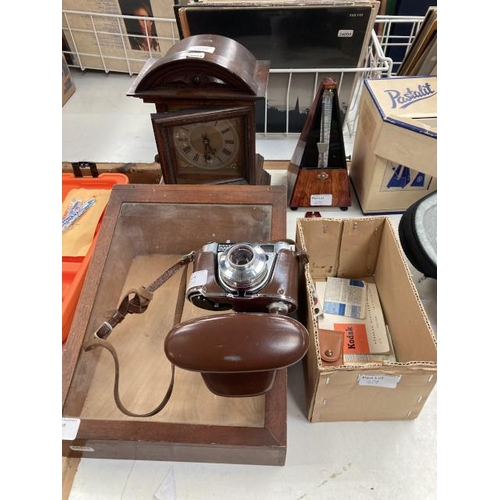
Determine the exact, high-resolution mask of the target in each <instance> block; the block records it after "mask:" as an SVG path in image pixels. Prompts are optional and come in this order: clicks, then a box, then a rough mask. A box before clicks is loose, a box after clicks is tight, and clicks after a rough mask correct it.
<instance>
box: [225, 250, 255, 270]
mask: <svg viewBox="0 0 500 500" xmlns="http://www.w3.org/2000/svg"><path fill="white" fill-rule="evenodd" d="M253 257H254V253H253V250H252V249H251V248H250V247H244V246H237V247H233V248H232V250H231V251H230V252H229V254H228V256H227V258H228V259H229V260H230V261H231V264H234V265H235V266H246V265H247V264H249V263H250V262H252V259H253Z"/></svg>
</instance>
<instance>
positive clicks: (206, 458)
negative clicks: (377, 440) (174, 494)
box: [62, 184, 287, 465]
mask: <svg viewBox="0 0 500 500" xmlns="http://www.w3.org/2000/svg"><path fill="white" fill-rule="evenodd" d="M205 205H210V208H211V207H213V209H211V210H208V209H207V207H206V206H205ZM166 206H168V210H174V211H177V212H178V213H179V214H181V215H179V217H181V220H178V221H177V222H178V223H181V224H185V225H186V226H187V230H186V233H187V234H188V236H187V238H188V240H189V241H185V242H182V241H180V240H181V238H179V237H177V238H176V233H178V231H176V228H172V230H171V231H169V230H168V229H169V228H168V225H167V226H165V220H163V221H160V220H159V221H158V224H156V222H155V221H154V220H152V222H151V224H146V225H150V228H149V230H148V229H147V228H146V227H143V226H141V224H143V222H144V220H147V219H144V218H143V219H141V218H138V219H137V218H136V219H135V223H136V224H138V227H140V228H141V230H142V229H143V230H144V233H143V234H142V236H143V237H141V238H136V243H135V244H136V245H138V248H139V252H143V251H145V252H146V253H147V252H148V251H149V249H148V245H150V244H151V245H152V246H153V247H155V248H156V247H157V245H158V241H161V242H165V241H167V242H168V241H173V240H175V243H172V248H173V247H175V249H174V248H173V252H172V253H178V252H179V251H185V252H186V253H187V251H190V250H192V247H193V246H194V245H196V246H198V247H199V245H201V244H202V243H204V242H202V239H203V238H205V237H206V234H205V233H206V231H208V230H209V231H210V232H211V233H212V234H213V236H214V240H218V239H219V238H220V239H222V238H225V239H227V237H230V235H231V234H233V235H234V237H235V238H237V239H240V238H241V235H242V234H247V235H248V236H249V237H251V236H256V235H257V234H258V233H259V234H265V235H266V237H267V236H268V237H269V240H276V239H283V238H285V237H286V187H285V186H253V185H252V186H238V187H237V188H235V187H234V186H228V185H216V186H214V185H197V186H192V185H139V184H129V185H123V186H116V187H114V188H113V190H112V193H111V196H110V200H109V203H108V206H107V209H106V212H105V216H104V219H103V222H102V226H101V231H100V234H99V237H98V240H97V244H96V247H95V251H94V254H93V258H92V261H91V263H90V266H89V270H88V273H87V277H86V280H85V283H84V286H83V290H82V293H81V297H80V301H79V304H78V307H77V310H76V313H75V317H74V321H73V324H72V327H71V330H70V333H69V335H68V339H67V341H66V343H65V344H64V346H63V353H62V375H63V377H62V416H63V419H65V418H74V419H77V420H78V421H79V426H78V432H77V434H76V437H75V438H74V439H72V440H63V443H62V454H63V456H67V457H86V458H120V459H135V460H164V461H192V462H213V463H239V464H260V465H284V463H285V458H286V434H287V433H286V413H287V410H286V408H287V406H286V398H287V390H286V385H287V384H286V369H281V370H279V371H278V374H277V377H276V381H275V384H274V386H273V388H272V389H271V390H270V391H269V392H268V393H267V394H266V395H264V396H260V397H263V398H265V404H264V405H262V408H263V414H262V422H263V425H262V426H248V427H246V426H238V425H214V424H213V423H211V424H209V425H206V424H191V423H182V422H162V421H157V420H156V421H152V420H148V419H136V418H131V417H126V416H123V417H122V418H121V417H120V418H112V419H108V418H101V417H99V416H98V415H97V417H96V418H94V417H92V418H89V417H86V416H83V414H75V413H78V412H75V408H77V407H78V405H80V406H81V407H82V408H83V407H84V404H85V398H86V394H85V387H86V385H85V384H86V383H87V382H85V383H83V384H82V383H80V382H79V381H81V380H82V379H85V378H87V379H88V385H90V383H91V379H92V376H93V373H92V363H89V362H88V361H87V360H88V359H90V358H85V359H82V357H83V356H88V353H85V352H84V351H83V349H82V346H83V344H84V343H85V342H86V341H88V340H90V339H91V338H92V336H93V332H94V330H95V324H96V321H97V318H96V317H95V316H96V314H97V315H98V316H99V314H98V313H96V310H99V308H101V306H102V307H108V306H109V304H101V302H102V297H103V296H105V297H106V299H105V302H106V301H108V297H111V299H110V300H115V301H116V302H118V300H119V299H120V297H119V294H120V293H122V292H121V288H120V286H121V285H119V284H118V286H117V287H114V286H111V287H109V286H108V287H106V283H108V282H109V281H110V280H109V279H107V278H106V279H104V275H105V274H106V275H107V274H108V273H107V268H109V266H111V267H112V268H113V269H114V271H116V269H123V268H125V267H126V266H127V258H128V257H126V255H127V254H129V253H130V252H131V250H130V249H128V248H127V249H126V248H123V253H124V255H125V256H124V257H123V262H121V263H118V264H117V263H116V260H117V259H116V255H118V254H117V253H116V247H117V244H116V241H115V239H117V238H118V240H117V241H121V240H120V239H119V237H118V236H116V234H115V231H116V230H117V226H118V222H119V220H120V218H121V217H123V216H124V214H125V216H127V215H128V216H130V215H131V214H132V217H131V218H130V221H132V222H131V223H132V224H134V211H135V210H138V211H139V212H141V211H144V210H148V211H149V212H148V213H155V210H156V208H158V211H159V212H162V209H163V208H164V207H166ZM233 209H234V211H235V212H239V213H243V214H248V220H249V221H250V225H248V224H242V220H241V217H227V216H226V215H224V214H227V213H231V212H232V211H233ZM197 210H198V212H197ZM190 213H199V214H203V217H202V218H200V220H199V221H198V219H197V218H196V217H194V218H192V220H186V219H184V220H182V217H190V215H189V214H190ZM182 214H184V215H182ZM263 214H265V215H264V217H263ZM217 217H219V219H217ZM220 217H222V220H220ZM195 219H196V220H195ZM127 221H129V219H127ZM177 222H176V223H177ZM207 222H208V224H207ZM127 224H129V222H127ZM193 224H194V225H195V226H199V227H200V230H199V231H193V230H192V227H193ZM122 225H123V223H122ZM241 226H243V227H241ZM207 227H208V228H209V229H207ZM148 231H149V234H150V235H153V236H151V238H148ZM157 235H159V236H157ZM154 238H159V240H158V241H155V242H151V243H150V242H149V239H154ZM200 238H201V239H200ZM222 241H224V240H222ZM141 244H143V245H144V248H141ZM133 251H134V250H132V252H133ZM120 255H121V254H120ZM118 260H119V259H118ZM118 281H119V280H118ZM138 285H139V284H138ZM101 287H103V288H104V290H102V289H101ZM96 299H97V300H96ZM101 312H102V311H101ZM137 316H138V315H137ZM82 374H83V376H82ZM194 375H196V376H199V374H194ZM200 378H201V377H200ZM174 391H175V389H174ZM179 393H180V391H179ZM226 399H227V398H226ZM70 401H72V402H71V403H70ZM75 401H76V402H77V404H76V405H75ZM189 403H190V401H189V400H188V401H185V405H186V407H187V408H189V406H188V405H189ZM68 405H69V407H70V408H71V412H69V413H68V412H67V408H68ZM150 406H153V403H151V404H150ZM167 406H168V405H167Z"/></svg>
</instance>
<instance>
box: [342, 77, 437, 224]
mask: <svg viewBox="0 0 500 500" xmlns="http://www.w3.org/2000/svg"><path fill="white" fill-rule="evenodd" d="M349 175H350V178H351V181H352V184H353V187H354V191H355V193H356V195H357V197H358V200H359V204H360V207H361V210H362V211H363V213H364V214H365V215H366V214H386V213H402V212H404V211H405V210H406V209H407V208H408V207H409V206H410V205H411V204H412V203H414V202H416V201H417V200H419V199H421V198H423V197H424V196H425V195H426V194H428V193H430V192H433V191H435V190H436V189H437V76H418V77H395V78H380V79H366V80H364V82H363V89H362V93H361V99H360V104H359V119H358V126H357V131H356V138H355V142H354V147H353V154H352V162H351V168H350V170H349Z"/></svg>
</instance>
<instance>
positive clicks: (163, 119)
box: [151, 106, 261, 184]
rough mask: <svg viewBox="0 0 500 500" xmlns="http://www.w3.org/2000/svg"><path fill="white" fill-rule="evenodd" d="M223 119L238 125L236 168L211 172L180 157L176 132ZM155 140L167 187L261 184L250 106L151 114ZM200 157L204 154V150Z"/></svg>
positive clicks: (211, 170) (252, 115)
mask: <svg viewBox="0 0 500 500" xmlns="http://www.w3.org/2000/svg"><path fill="white" fill-rule="evenodd" d="M221 120H231V121H233V122H235V129H236V133H237V135H238V142H239V144H238V151H237V155H236V163H237V166H236V167H235V168H231V167H228V168H220V169H215V168H214V169H208V168H203V165H202V163H200V165H201V166H200V167H199V168H196V167H195V166H189V165H187V163H186V162H184V161H182V160H181V159H180V158H179V155H178V154H177V150H178V147H179V145H178V144H176V140H175V129H176V128H177V127H179V126H183V125H185V126H192V125H195V124H203V123H207V124H210V123H215V122H217V121H221ZM151 121H152V124H153V131H154V134H155V140H156V143H157V145H158V154H159V158H160V164H161V168H162V174H163V180H164V182H165V184H260V183H261V182H259V179H258V177H257V169H255V168H254V165H255V163H256V154H255V141H254V139H253V137H254V135H253V133H252V131H254V130H255V119H254V113H253V110H252V108H251V107H250V106H238V107H215V108H213V107H211V108H191V109H184V110H178V111H167V112H164V113H155V114H152V115H151ZM200 154H203V152H202V151H200Z"/></svg>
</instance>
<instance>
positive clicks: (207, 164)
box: [173, 118, 240, 170]
mask: <svg viewBox="0 0 500 500" xmlns="http://www.w3.org/2000/svg"><path fill="white" fill-rule="evenodd" d="M239 124H240V120H239V119H237V118H227V119H220V120H210V121H204V122H198V123H189V124H183V125H177V126H175V127H174V131H173V135H174V144H175V150H176V154H177V156H178V158H179V159H180V160H183V163H184V164H186V163H187V164H188V165H189V166H192V167H197V168H202V169H208V170H218V169H237V168H239V167H240V166H239V165H238V156H239V154H238V153H239V150H240V139H239V134H238V127H239Z"/></svg>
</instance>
